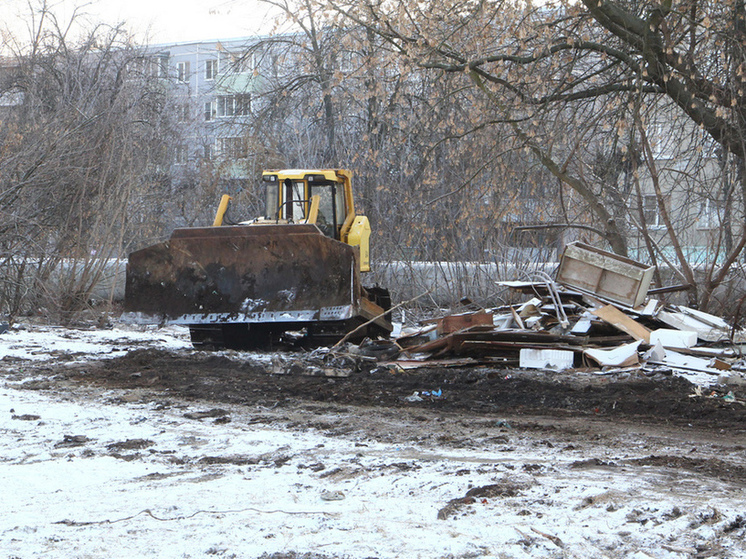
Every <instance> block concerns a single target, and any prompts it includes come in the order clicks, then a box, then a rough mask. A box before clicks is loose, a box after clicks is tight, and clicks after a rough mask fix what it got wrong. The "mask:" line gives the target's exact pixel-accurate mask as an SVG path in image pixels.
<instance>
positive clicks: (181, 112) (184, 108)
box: [177, 103, 192, 122]
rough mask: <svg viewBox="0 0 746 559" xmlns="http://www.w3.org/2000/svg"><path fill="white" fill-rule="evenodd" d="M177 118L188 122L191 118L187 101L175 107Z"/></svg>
mask: <svg viewBox="0 0 746 559" xmlns="http://www.w3.org/2000/svg"><path fill="white" fill-rule="evenodd" d="M177 111H178V112H177V118H178V119H179V122H188V121H189V119H190V118H191V116H192V115H191V112H192V111H191V110H190V108H189V103H182V104H181V105H179V106H178V108H177Z"/></svg>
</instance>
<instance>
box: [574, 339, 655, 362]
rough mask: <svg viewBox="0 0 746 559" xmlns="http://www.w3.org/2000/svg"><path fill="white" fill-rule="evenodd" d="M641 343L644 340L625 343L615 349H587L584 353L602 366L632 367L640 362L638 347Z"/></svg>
mask: <svg viewBox="0 0 746 559" xmlns="http://www.w3.org/2000/svg"><path fill="white" fill-rule="evenodd" d="M641 343H642V340H637V341H636V342H632V343H631V344H624V345H621V346H619V347H615V348H614V349H586V350H585V351H583V353H584V354H585V355H587V356H588V357H590V358H591V359H593V360H594V361H596V362H597V363H598V364H599V365H601V366H602V367H608V366H615V367H630V366H632V365H637V364H638V363H639V362H640V361H639V358H638V355H637V348H638V347H640V344H641Z"/></svg>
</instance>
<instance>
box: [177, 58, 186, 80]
mask: <svg viewBox="0 0 746 559" xmlns="http://www.w3.org/2000/svg"><path fill="white" fill-rule="evenodd" d="M176 77H177V79H178V80H179V81H180V82H187V81H189V62H179V63H178V64H177V65H176Z"/></svg>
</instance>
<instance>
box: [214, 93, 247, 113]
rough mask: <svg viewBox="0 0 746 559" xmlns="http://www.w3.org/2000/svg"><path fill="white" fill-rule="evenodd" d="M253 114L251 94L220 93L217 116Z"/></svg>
mask: <svg viewBox="0 0 746 559" xmlns="http://www.w3.org/2000/svg"><path fill="white" fill-rule="evenodd" d="M248 114H251V95H249V94H244V95H219V96H218V99H217V116H218V117H229V116H246V115H248Z"/></svg>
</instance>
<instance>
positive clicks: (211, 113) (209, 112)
mask: <svg viewBox="0 0 746 559" xmlns="http://www.w3.org/2000/svg"><path fill="white" fill-rule="evenodd" d="M213 118H215V110H214V109H213V105H212V101H207V103H205V120H206V121H209V120H212V119H213Z"/></svg>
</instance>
